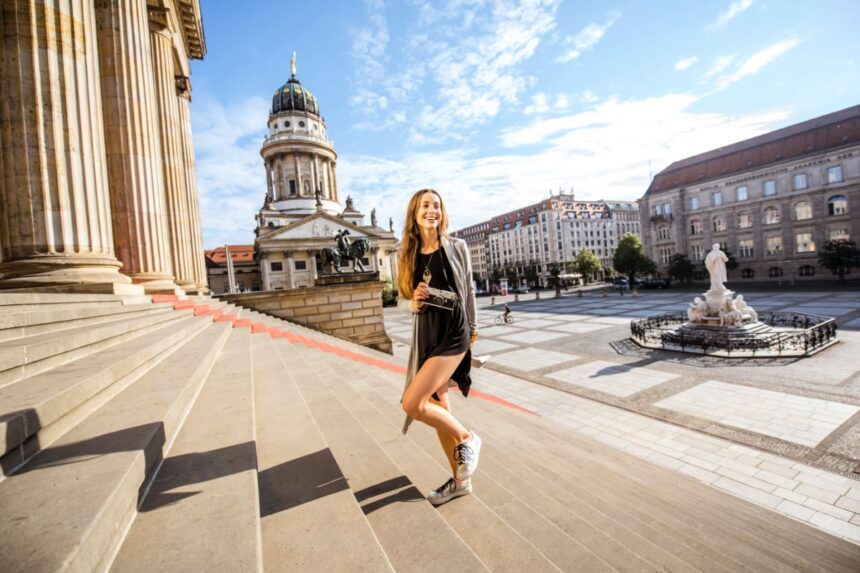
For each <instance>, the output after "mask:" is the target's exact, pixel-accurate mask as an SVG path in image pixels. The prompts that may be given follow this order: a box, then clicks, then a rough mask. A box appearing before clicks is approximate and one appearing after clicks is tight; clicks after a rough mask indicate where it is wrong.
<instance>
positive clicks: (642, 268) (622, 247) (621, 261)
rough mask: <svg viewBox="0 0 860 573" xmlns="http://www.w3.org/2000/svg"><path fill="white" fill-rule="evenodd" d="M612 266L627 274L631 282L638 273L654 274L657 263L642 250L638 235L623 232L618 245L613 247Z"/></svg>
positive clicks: (631, 282)
mask: <svg viewBox="0 0 860 573" xmlns="http://www.w3.org/2000/svg"><path fill="white" fill-rule="evenodd" d="M612 266H613V267H615V270H616V271H618V272H619V273H621V274H624V275H627V278H628V280H629V281H630V284H633V280H634V279H635V278H636V275H637V274H639V273H645V274H654V273H655V272H656V271H657V264H656V263H655V262H654V261H652V260H651V259H649V258H648V257H646V256H645V253H643V252H642V240H641V239H640V238H639V235H634V234H633V233H624V236H623V237H621V240H620V241H618V247H616V248H615V255H614V256H613V257H612Z"/></svg>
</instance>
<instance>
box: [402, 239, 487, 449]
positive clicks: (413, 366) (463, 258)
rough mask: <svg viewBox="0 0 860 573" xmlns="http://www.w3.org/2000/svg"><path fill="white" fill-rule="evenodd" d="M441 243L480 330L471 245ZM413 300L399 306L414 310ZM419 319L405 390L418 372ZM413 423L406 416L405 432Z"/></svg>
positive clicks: (468, 313)
mask: <svg viewBox="0 0 860 573" xmlns="http://www.w3.org/2000/svg"><path fill="white" fill-rule="evenodd" d="M440 243H441V244H442V248H443V249H444V250H445V256H446V257H448V262H449V263H451V269H452V270H453V271H454V282H455V283H456V287H457V292H458V293H459V294H460V296H461V297H462V298H463V307H464V309H465V310H466V321H467V322H468V323H469V329H470V330H472V331H477V330H478V322H477V318H476V315H477V312H478V309H477V305H476V304H475V292H474V289H473V288H472V259H471V257H469V247H468V245H466V241H464V240H463V239H455V238H453V237H452V238H450V239H448V238H445V237H442V239H441V241H440ZM411 304H412V301H411V300H403V299H400V300H399V301H398V302H397V306H398V307H399V308H400V309H401V310H405V311H407V312H410V313H411V312H412V307H411ZM417 330H418V320H417V319H416V317H415V316H413V317H412V345H411V346H410V348H409V363H408V364H407V366H406V384H405V385H404V386H403V392H404V393H405V392H406V389H407V388H408V387H409V384H410V383H411V382H412V379H413V378H414V377H415V374H416V373H417V372H418V349H416V348H415V341H416V340H418V337H417V334H418V332H417ZM411 423H412V418H410V417H409V416H406V420H405V421H404V422H403V433H404V434H405V433H406V432H407V431H408V430H409V425H410V424H411Z"/></svg>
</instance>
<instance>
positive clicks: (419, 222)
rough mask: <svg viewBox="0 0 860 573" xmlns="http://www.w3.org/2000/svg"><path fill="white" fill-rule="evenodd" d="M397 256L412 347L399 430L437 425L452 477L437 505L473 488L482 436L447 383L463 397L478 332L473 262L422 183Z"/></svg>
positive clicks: (433, 497) (434, 498)
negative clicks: (460, 415) (456, 412)
mask: <svg viewBox="0 0 860 573" xmlns="http://www.w3.org/2000/svg"><path fill="white" fill-rule="evenodd" d="M405 220H406V223H405V225H404V228H403V242H402V244H401V248H400V256H399V260H398V275H397V288H398V290H399V292H400V303H399V305H400V307H401V308H403V309H404V310H409V311H410V312H412V345H411V348H410V351H409V363H408V366H407V372H406V387H405V389H404V391H403V396H402V398H401V403H402V406H403V410H404V412H406V421H405V423H404V425H403V433H404V434H405V433H406V432H407V430H408V428H409V425H410V424H411V423H412V421H413V420H417V421H419V422H423V423H425V424H427V425H428V426H431V427H432V428H434V429H435V430H436V434H437V436H438V437H439V443H440V444H441V445H442V449H443V450H444V452H445V456H446V458H447V459H448V463H449V464H450V466H451V474H452V477H451V478H450V479H449V480H448V481H446V482H445V483H444V484H443V485H442V486H440V487H439V488H437V489H435V490H434V491H432V492H431V493H430V494H429V495H428V496H427V498H428V499H429V500H430V502H431V503H432V504H433V505H440V504H443V503H445V502H447V501H450V500H451V499H454V498H455V497H459V496H461V495H466V494H468V493H471V491H472V482H471V479H470V478H471V476H472V474H473V473H474V472H475V469H476V468H477V466H478V456H479V454H480V450H481V438H480V437H478V435H477V434H476V433H475V432H473V431H471V430H469V429H467V428H466V427H465V426H463V424H461V423H460V422H459V421H458V420H457V418H455V417H454V416H453V415H452V414H451V403H450V399H449V396H448V388H449V387H454V388H459V390H460V391H461V392H462V393H463V395H464V396H468V394H469V387H470V385H471V378H470V369H471V348H472V346H473V345H474V343H475V340H476V339H477V336H478V323H477V319H476V315H477V306H476V304H475V295H474V292H473V291H472V262H471V259H470V258H469V248H468V246H467V245H466V242H465V241H463V240H462V239H456V238H452V237H449V236H448V233H447V227H448V215H447V213H446V212H445V206H444V204H443V202H442V197H441V196H440V195H439V193H438V192H437V191H434V190H433V189H422V190H420V191H418V192H416V193H415V194H414V195H413V196H412V198H411V199H410V200H409V205H408V207H407V209H406V218H405Z"/></svg>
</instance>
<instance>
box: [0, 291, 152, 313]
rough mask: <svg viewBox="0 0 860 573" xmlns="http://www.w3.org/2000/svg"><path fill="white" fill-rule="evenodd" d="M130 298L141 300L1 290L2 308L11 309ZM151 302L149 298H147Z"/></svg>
mask: <svg viewBox="0 0 860 573" xmlns="http://www.w3.org/2000/svg"><path fill="white" fill-rule="evenodd" d="M130 300H140V297H131V296H126V295H115V294H80V293H74V294H73V293H65V294H63V293H41V292H26V293H24V292H2V291H0V310H7V309H11V310H14V309H15V308H16V307H21V306H25V305H67V304H99V305H103V304H109V305H110V304H115V305H118V304H123V303H124V302H127V301H130ZM146 302H149V298H148V297H147V298H146Z"/></svg>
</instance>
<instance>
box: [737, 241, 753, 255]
mask: <svg viewBox="0 0 860 573" xmlns="http://www.w3.org/2000/svg"><path fill="white" fill-rule="evenodd" d="M738 254H739V255H740V257H741V258H742V259H749V258H752V257H753V240H752V239H744V240H742V241H738Z"/></svg>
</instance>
